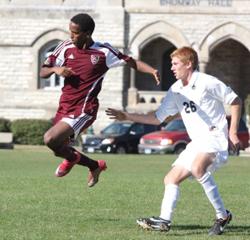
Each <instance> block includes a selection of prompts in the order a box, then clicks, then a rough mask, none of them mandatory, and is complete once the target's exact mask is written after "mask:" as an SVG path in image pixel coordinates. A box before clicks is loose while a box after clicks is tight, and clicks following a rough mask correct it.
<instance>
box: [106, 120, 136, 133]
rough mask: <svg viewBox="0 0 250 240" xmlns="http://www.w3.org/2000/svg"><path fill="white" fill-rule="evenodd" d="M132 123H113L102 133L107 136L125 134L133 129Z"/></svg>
mask: <svg viewBox="0 0 250 240" xmlns="http://www.w3.org/2000/svg"><path fill="white" fill-rule="evenodd" d="M131 125H132V123H120V122H117V123H112V124H110V125H109V126H107V127H106V128H104V129H103V131H102V133H103V134H105V135H112V134H124V133H126V132H127V131H128V129H129V128H130V127H131Z"/></svg>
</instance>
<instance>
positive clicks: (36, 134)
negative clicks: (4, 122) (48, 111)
mask: <svg viewBox="0 0 250 240" xmlns="http://www.w3.org/2000/svg"><path fill="white" fill-rule="evenodd" d="M51 126H52V122H51V121H49V120H41V119H18V120H14V121H13V122H12V123H11V131H12V133H13V137H14V143H16V144H27V145H44V142H43V135H44V133H45V132H46V131H47V130H48V129H49V128H50V127H51Z"/></svg>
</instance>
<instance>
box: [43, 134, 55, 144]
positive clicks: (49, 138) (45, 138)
mask: <svg viewBox="0 0 250 240" xmlns="http://www.w3.org/2000/svg"><path fill="white" fill-rule="evenodd" d="M43 141H44V144H45V145H47V146H48V147H51V146H52V145H53V143H54V138H53V136H52V135H51V134H50V133H49V132H46V133H45V134H44V136H43Z"/></svg>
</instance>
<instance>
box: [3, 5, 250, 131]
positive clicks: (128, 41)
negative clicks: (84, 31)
mask: <svg viewBox="0 0 250 240" xmlns="http://www.w3.org/2000/svg"><path fill="white" fill-rule="evenodd" d="M79 12H87V13H89V14H90V15H91V16H92V17H93V18H94V20H95V21H96V30H95V33H94V35H93V38H94V40H98V41H100V42H105V41H107V42H110V43H111V44H112V45H113V46H115V47H117V48H118V49H119V50H121V51H123V52H125V53H127V54H129V55H131V56H133V57H135V58H138V59H141V60H143V61H145V62H147V63H149V64H151V65H152V66H154V67H156V68H158V69H159V71H160V72H161V75H162V82H161V84H160V86H156V85H155V83H154V80H153V79H152V78H151V77H150V76H147V75H145V74H141V73H140V74H138V73H135V72H134V71H131V72H130V71H129V69H128V68H126V67H124V68H115V69H112V70H110V71H109V72H108V74H107V75H106V79H105V80H104V82H103V90H102V92H101V94H100V96H99V100H100V111H99V114H98V120H97V121H96V122H95V124H94V128H95V130H96V131H99V130H100V129H101V128H103V127H104V126H106V125H107V123H108V122H110V120H109V119H108V117H107V116H105V113H104V110H105V109H106V108H107V107H114V108H120V109H121V108H126V109H127V110H129V111H135V110H136V111H138V110H140V111H143V112H147V111H149V110H152V109H155V108H156V107H157V106H158V105H159V103H160V102H161V100H162V98H163V96H164V95H165V92H166V90H167V89H168V88H169V86H170V85H171V84H172V83H173V81H175V79H174V77H173V75H172V73H171V71H170V58H169V54H170V53H171V52H172V51H173V50H174V49H175V48H178V47H181V46H183V45H188V46H192V47H194V48H195V49H196V50H197V51H198V54H199V58H200V70H201V71H202V72H206V73H210V74H213V75H215V76H217V77H218V78H219V79H221V80H222V81H223V82H225V83H226V84H228V85H230V86H231V87H232V88H233V89H234V90H235V91H236V92H237V93H238V94H239V95H240V97H241V98H242V99H243V100H244V101H245V100H246V99H247V96H248V94H249V93H250V68H249V66H250V41H249V39H250V27H249V26H250V17H249V16H250V1H246V0H150V1H145V0H136V1H132V0H43V1H35V0H0V56H1V58H0V71H1V74H0V91H1V95H0V117H4V118H7V119H10V120H13V119H18V118H45V119H49V118H52V117H53V115H54V113H55V111H56V108H57V103H58V98H59V96H60V88H61V86H62V84H63V82H62V79H60V78H58V77H56V76H52V77H51V78H50V79H40V78H39V68H40V64H41V62H42V61H43V59H44V58H45V57H46V55H48V54H49V53H50V52H51V51H52V50H53V49H54V48H55V46H56V45H57V44H58V42H59V41H61V40H64V39H66V38H68V37H69V35H68V23H69V19H70V18H71V17H72V16H73V15H75V14H77V13H79ZM245 102H247V101H245ZM248 102H249V101H248ZM244 109H245V110H246V111H245V112H244V116H246V117H247V116H248V115H249V106H248V107H245V108H244Z"/></svg>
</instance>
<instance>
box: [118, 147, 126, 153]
mask: <svg viewBox="0 0 250 240" xmlns="http://www.w3.org/2000/svg"><path fill="white" fill-rule="evenodd" d="M126 152H127V151H126V148H125V147H124V146H118V147H117V148H116V153H119V154H125V153H126Z"/></svg>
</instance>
